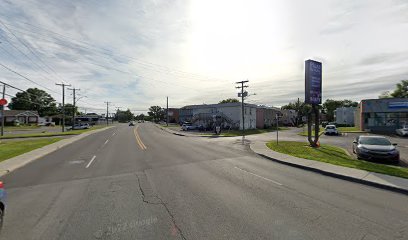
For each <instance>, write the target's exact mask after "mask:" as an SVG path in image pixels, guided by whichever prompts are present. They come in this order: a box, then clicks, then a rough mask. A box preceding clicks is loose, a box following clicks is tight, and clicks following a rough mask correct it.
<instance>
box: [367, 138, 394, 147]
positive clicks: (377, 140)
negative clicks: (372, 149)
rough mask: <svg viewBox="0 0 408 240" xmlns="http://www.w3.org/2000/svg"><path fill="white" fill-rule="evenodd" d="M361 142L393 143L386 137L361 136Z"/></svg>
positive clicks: (372, 143)
mask: <svg viewBox="0 0 408 240" xmlns="http://www.w3.org/2000/svg"><path fill="white" fill-rule="evenodd" d="M360 144H364V145H383V146H387V145H391V142H390V141H389V140H388V139H386V138H382V137H381V138H380V137H379V138H375V137H360Z"/></svg>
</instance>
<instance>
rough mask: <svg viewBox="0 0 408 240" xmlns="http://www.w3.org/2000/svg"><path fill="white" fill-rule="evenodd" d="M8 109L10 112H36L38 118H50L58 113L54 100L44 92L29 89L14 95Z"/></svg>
mask: <svg viewBox="0 0 408 240" xmlns="http://www.w3.org/2000/svg"><path fill="white" fill-rule="evenodd" d="M8 107H9V108H10V109H12V110H30V111H38V114H39V115H40V116H50V115H55V114H57V113H58V111H57V104H56V102H55V99H54V98H52V97H51V95H50V94H48V93H47V92H45V91H44V90H41V89H38V88H29V89H27V90H26V91H24V92H18V93H16V96H15V97H13V98H12V99H11V102H10V104H9V105H8Z"/></svg>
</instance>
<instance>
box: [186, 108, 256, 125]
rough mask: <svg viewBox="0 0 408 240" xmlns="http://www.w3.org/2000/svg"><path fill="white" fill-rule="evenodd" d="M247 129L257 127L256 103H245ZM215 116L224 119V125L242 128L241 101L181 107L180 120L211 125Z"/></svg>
mask: <svg viewBox="0 0 408 240" xmlns="http://www.w3.org/2000/svg"><path fill="white" fill-rule="evenodd" d="M244 116H245V129H255V128H256V105H254V104H245V108H244ZM214 117H218V118H219V119H222V124H223V126H224V127H231V128H239V129H242V110H241V103H221V104H202V105H190V106H185V107H183V108H181V109H180V121H191V122H192V123H193V124H194V125H210V124H212V122H213V119H214Z"/></svg>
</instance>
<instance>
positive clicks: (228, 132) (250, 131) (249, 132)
mask: <svg viewBox="0 0 408 240" xmlns="http://www.w3.org/2000/svg"><path fill="white" fill-rule="evenodd" d="M288 129H289V128H287V127H279V131H283V130H288ZM275 130H276V127H274V128H267V129H248V130H245V135H252V134H260V133H267V132H273V131H275ZM220 136H224V137H236V136H242V130H222V131H221V134H220Z"/></svg>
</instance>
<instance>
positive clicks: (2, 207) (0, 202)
mask: <svg viewBox="0 0 408 240" xmlns="http://www.w3.org/2000/svg"><path fill="white" fill-rule="evenodd" d="M5 211H6V190H5V189H4V185H3V182H1V181H0V230H1V228H2V227H3V220H4V213H5Z"/></svg>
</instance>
